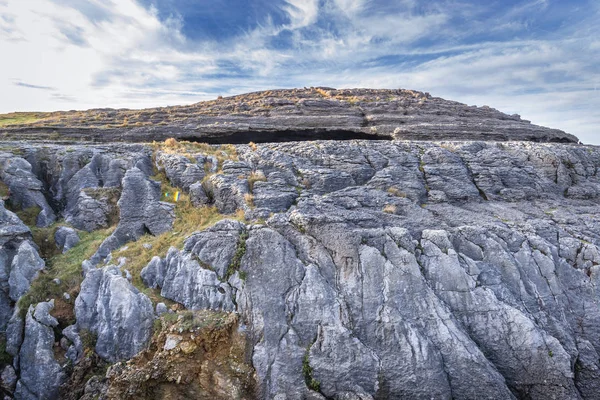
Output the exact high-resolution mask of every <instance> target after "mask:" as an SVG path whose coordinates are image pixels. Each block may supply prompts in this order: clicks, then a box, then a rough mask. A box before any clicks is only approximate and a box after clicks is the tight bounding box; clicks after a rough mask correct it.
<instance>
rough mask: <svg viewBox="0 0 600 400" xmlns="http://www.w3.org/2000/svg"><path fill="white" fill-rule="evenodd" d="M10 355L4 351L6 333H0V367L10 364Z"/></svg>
mask: <svg viewBox="0 0 600 400" xmlns="http://www.w3.org/2000/svg"><path fill="white" fill-rule="evenodd" d="M12 361H13V360H12V356H11V355H10V354H8V353H7V352H6V335H5V334H1V335H0V368H4V366H5V365H9V364H12Z"/></svg>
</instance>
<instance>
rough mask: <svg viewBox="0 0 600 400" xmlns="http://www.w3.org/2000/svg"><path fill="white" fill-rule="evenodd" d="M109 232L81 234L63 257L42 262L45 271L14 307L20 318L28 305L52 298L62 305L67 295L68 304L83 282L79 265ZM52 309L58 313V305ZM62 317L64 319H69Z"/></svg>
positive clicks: (59, 255)
mask: <svg viewBox="0 0 600 400" xmlns="http://www.w3.org/2000/svg"><path fill="white" fill-rule="evenodd" d="M50 229H51V228H50ZM112 230H113V229H112V228H110V229H105V230H100V231H95V232H91V233H87V232H82V233H80V237H81V241H80V242H79V243H78V244H77V245H76V246H75V247H73V248H72V249H71V250H69V251H68V252H67V253H65V254H58V255H55V256H53V257H51V258H49V259H48V260H46V269H45V270H44V271H42V272H41V273H40V275H39V276H38V278H37V279H36V280H35V281H33V283H32V285H31V289H30V290H29V292H27V294H25V295H24V296H23V297H21V299H20V300H19V303H18V305H19V308H20V310H21V313H22V314H23V316H24V315H25V314H26V313H27V309H28V308H29V306H30V305H32V304H37V303H39V302H41V301H46V300H48V299H52V298H54V299H56V300H57V303H58V301H60V302H64V301H65V300H63V298H62V295H63V293H68V294H69V295H70V296H71V300H70V301H71V302H72V301H73V300H74V298H75V296H76V295H77V293H78V292H79V286H80V285H81V281H82V280H83V276H82V270H81V263H82V262H83V261H84V260H87V259H88V258H90V257H91V256H92V255H93V254H94V253H95V252H96V250H97V249H98V247H99V246H100V244H101V243H102V242H103V241H104V239H106V238H107V237H108V236H110V234H111V233H112ZM54 279H59V280H60V284H56V283H55V282H53V280H54ZM56 309H57V310H58V309H60V304H56ZM65 311H66V310H65ZM71 312H72V311H71ZM64 317H65V318H66V319H68V318H69V317H70V316H69V315H65V316H64Z"/></svg>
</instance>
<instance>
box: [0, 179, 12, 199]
mask: <svg viewBox="0 0 600 400" xmlns="http://www.w3.org/2000/svg"><path fill="white" fill-rule="evenodd" d="M8 196H10V189H9V188H8V186H7V185H6V183H4V182H0V199H2V200H7V199H8Z"/></svg>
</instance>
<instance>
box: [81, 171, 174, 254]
mask: <svg viewBox="0 0 600 400" xmlns="http://www.w3.org/2000/svg"><path fill="white" fill-rule="evenodd" d="M160 196H161V193H160V184H159V183H158V182H156V181H152V180H150V179H149V178H148V176H147V175H146V174H145V173H144V172H143V171H142V170H140V169H139V168H137V167H134V168H132V169H130V170H129V171H127V173H126V174H125V177H124V178H123V193H122V195H121V198H120V199H119V203H118V205H119V209H120V211H121V212H120V219H119V225H118V226H117V229H116V230H115V231H114V232H113V234H112V235H111V236H110V237H109V238H107V239H106V240H105V241H104V242H103V243H102V245H101V246H100V248H99V249H98V251H97V252H96V254H94V256H93V257H92V258H91V260H90V261H91V262H92V263H93V264H98V263H99V262H100V261H101V260H103V259H105V258H106V257H107V256H108V255H109V254H110V252H111V251H112V250H116V249H118V248H119V247H121V246H123V245H124V244H125V243H128V242H131V241H134V240H137V239H139V238H140V237H141V236H142V235H144V234H145V233H150V234H152V235H160V234H161V233H164V232H167V231H169V230H170V229H172V226H173V221H174V219H175V215H174V212H173V207H174V206H173V204H170V203H165V202H162V201H160Z"/></svg>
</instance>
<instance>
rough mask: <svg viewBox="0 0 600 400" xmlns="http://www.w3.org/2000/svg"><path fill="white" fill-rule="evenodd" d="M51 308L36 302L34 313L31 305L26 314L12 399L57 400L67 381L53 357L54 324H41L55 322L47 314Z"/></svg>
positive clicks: (49, 305)
mask: <svg viewBox="0 0 600 400" xmlns="http://www.w3.org/2000/svg"><path fill="white" fill-rule="evenodd" d="M53 307H54V305H53V304H51V303H39V304H38V305H37V306H36V308H35V311H34V308H33V306H30V308H29V310H28V312H27V317H26V319H25V335H24V339H23V344H22V345H21V350H20V352H19V357H20V366H21V368H20V371H19V381H18V382H17V385H16V390H15V395H14V396H15V399H56V398H58V390H59V387H60V385H61V384H62V383H63V382H64V381H65V379H66V375H65V373H64V372H63V371H62V368H61V366H60V364H59V363H58V362H57V361H56V360H55V358H54V352H53V346H54V331H53V329H52V326H54V325H51V326H49V325H46V324H45V322H44V321H46V322H48V321H49V322H52V324H53V323H54V322H55V321H56V320H54V319H53V317H51V316H50V315H49V314H48V312H49V311H50V310H51V309H52V308H53ZM38 318H40V319H38Z"/></svg>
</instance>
